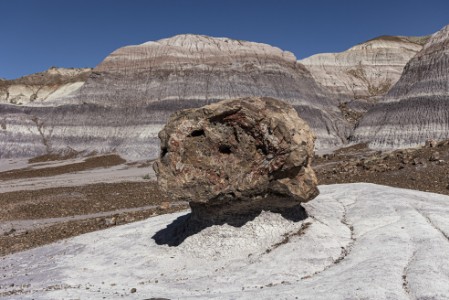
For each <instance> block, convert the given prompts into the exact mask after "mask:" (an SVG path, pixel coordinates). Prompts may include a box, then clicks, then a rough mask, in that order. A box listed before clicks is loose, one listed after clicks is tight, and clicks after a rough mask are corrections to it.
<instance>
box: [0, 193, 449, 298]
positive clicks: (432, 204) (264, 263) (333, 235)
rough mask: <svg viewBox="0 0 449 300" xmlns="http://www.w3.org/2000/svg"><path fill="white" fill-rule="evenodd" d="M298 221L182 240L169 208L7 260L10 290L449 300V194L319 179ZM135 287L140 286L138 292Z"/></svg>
mask: <svg viewBox="0 0 449 300" xmlns="http://www.w3.org/2000/svg"><path fill="white" fill-rule="evenodd" d="M320 190H321V195H320V196H318V197H317V198H316V199H315V200H313V201H311V202H309V203H307V204H305V208H306V210H307V212H308V214H309V217H308V218H307V219H305V220H303V221H299V222H293V221H289V220H287V219H284V218H283V217H282V216H280V215H279V214H274V213H270V212H262V213H261V214H260V216H258V217H256V218H255V219H254V220H253V221H249V222H248V223H246V224H245V225H243V226H242V227H232V226H229V225H226V224H225V225H222V226H211V227H208V228H206V229H204V230H202V231H201V232H199V233H197V234H195V235H192V236H190V237H188V238H187V239H186V240H185V241H184V242H183V243H182V244H181V245H179V246H177V247H169V246H167V245H158V244H156V243H155V242H154V240H153V239H152V238H151V237H152V236H153V235H154V234H155V233H157V232H159V231H161V230H164V228H166V226H167V225H169V224H170V223H172V222H174V221H175V220H176V219H177V218H178V217H182V215H183V214H186V213H187V212H184V213H177V214H173V215H165V216H159V217H154V218H150V219H147V220H145V221H141V222H136V223H132V224H128V225H123V226H118V227H115V228H111V229H108V230H104V231H99V232H93V233H89V234H85V235H81V236H79V237H76V238H71V239H68V240H65V241H61V242H58V243H55V244H52V245H47V246H44V247H40V248H36V249H33V250H29V251H25V252H22V253H16V254H12V255H9V256H6V257H3V258H2V259H1V260H0V269H1V270H2V277H0V294H1V295H2V296H3V298H4V299H18V298H20V299H63V298H64V299H73V298H76V299H103V298H104V297H106V298H108V299H111V298H119V297H121V296H122V295H123V296H124V297H127V298H130V299H146V298H151V297H163V298H168V299H326V300H327V299H337V300H338V299H411V298H413V299H449V252H448V251H447V249H448V247H449V239H448V237H449V221H448V220H449V197H447V196H443V195H438V194H431V193H424V192H418V191H412V190H403V189H396V188H390V187H384V186H378V185H372V184H343V185H331V186H320ZM132 288H135V289H136V292H135V293H131V289H132Z"/></svg>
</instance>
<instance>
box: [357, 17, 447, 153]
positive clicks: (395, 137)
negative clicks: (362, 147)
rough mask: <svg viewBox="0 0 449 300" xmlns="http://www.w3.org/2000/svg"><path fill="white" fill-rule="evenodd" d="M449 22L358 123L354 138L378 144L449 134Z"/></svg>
mask: <svg viewBox="0 0 449 300" xmlns="http://www.w3.org/2000/svg"><path fill="white" fill-rule="evenodd" d="M448 112H449V25H448V26H446V27H444V28H443V29H442V30H440V31H439V32H437V33H435V34H434V35H432V37H431V38H430V40H429V41H428V42H427V43H426V44H425V45H424V47H423V49H422V50H421V51H420V52H418V53H417V54H416V56H414V57H413V58H412V59H411V60H410V61H409V62H408V63H407V65H406V66H405V68H404V72H403V74H402V76H401V78H400V79H399V81H398V82H397V83H396V84H395V85H394V87H393V88H392V89H391V90H390V91H389V92H388V94H387V95H386V96H385V97H383V98H382V99H381V100H380V102H379V103H378V104H377V105H376V106H375V107H373V108H372V109H371V110H370V111H369V112H368V113H367V114H366V115H365V116H364V117H363V118H362V119H361V121H360V123H359V124H358V126H357V128H356V130H355V133H354V137H353V140H354V141H355V142H361V141H364V142H369V145H370V146H371V147H374V148H376V147H377V148H398V147H410V146H416V145H419V144H423V143H424V142H425V141H426V140H427V139H435V140H443V139H447V138H448V137H449V115H448Z"/></svg>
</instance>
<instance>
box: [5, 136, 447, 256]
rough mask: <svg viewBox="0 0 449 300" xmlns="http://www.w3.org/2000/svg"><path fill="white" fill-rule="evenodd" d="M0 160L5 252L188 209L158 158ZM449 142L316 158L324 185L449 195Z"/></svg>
mask: <svg viewBox="0 0 449 300" xmlns="http://www.w3.org/2000/svg"><path fill="white" fill-rule="evenodd" d="M55 159H58V157H43V158H38V159H33V160H31V161H17V160H15V161H3V162H2V164H0V207H2V209H1V210H0V256H3V255H6V254H9V253H14V252H18V251H22V250H25V249H30V248H34V247H37V246H40V245H44V244H48V243H51V242H54V241H57V240H60V239H65V238H68V237H72V236H76V235H80V234H82V233H86V232H91V231H96V230H100V229H103V228H106V227H110V226H115V225H119V224H125V223H130V222H134V221H138V220H142V219H144V218H148V217H150V216H155V215H159V214H165V213H171V212H174V211H179V210H182V209H185V208H187V206H188V205H187V203H179V202H172V201H171V200H170V199H168V198H166V197H165V196H164V195H163V194H162V193H161V192H160V191H159V189H158V187H157V184H156V182H155V176H154V172H153V171H152V167H151V165H152V162H151V161H140V162H126V161H125V160H123V159H122V158H120V157H119V156H117V155H106V156H95V157H89V158H76V157H68V158H67V157H66V158H65V159H64V160H55ZM448 164H449V142H447V141H446V142H441V143H439V144H437V145H434V147H429V146H428V147H421V148H414V149H405V150H396V151H393V152H380V151H373V150H370V149H368V148H367V147H366V146H365V145H355V146H351V147H348V148H343V149H340V150H337V151H336V152H335V153H334V154H331V155H325V156H317V157H316V159H315V162H314V169H315V170H316V172H317V175H318V179H319V183H320V184H333V183H352V182H370V183H376V184H382V185H388V186H393V187H401V188H408V189H416V190H421V191H430V192H435V193H440V194H446V195H449V189H448V184H449V167H448V166H449V165H448Z"/></svg>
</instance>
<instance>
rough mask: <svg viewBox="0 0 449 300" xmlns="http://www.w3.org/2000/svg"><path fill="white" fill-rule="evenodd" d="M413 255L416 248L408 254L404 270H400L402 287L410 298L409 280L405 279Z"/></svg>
mask: <svg viewBox="0 0 449 300" xmlns="http://www.w3.org/2000/svg"><path fill="white" fill-rule="evenodd" d="M415 256H416V250H415V251H413V254H412V255H411V256H410V258H409V260H408V262H407V264H406V265H405V267H404V270H403V272H402V288H403V289H404V292H405V294H406V295H407V296H408V297H409V298H410V299H412V297H411V295H410V285H409V282H408V280H407V272H408V269H409V268H410V265H411V263H412V262H413V261H414V260H415Z"/></svg>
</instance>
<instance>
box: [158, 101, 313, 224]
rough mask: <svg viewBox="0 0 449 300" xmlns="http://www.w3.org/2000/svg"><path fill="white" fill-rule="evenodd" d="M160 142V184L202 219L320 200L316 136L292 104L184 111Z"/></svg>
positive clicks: (225, 103)
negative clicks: (315, 164)
mask: <svg viewBox="0 0 449 300" xmlns="http://www.w3.org/2000/svg"><path fill="white" fill-rule="evenodd" d="M159 137H160V139H161V155H160V158H159V160H158V161H157V162H156V163H155V165H154V169H155V171H156V174H157V177H158V184H159V186H160V187H161V189H162V190H163V191H164V192H166V193H167V194H168V195H169V196H170V199H176V200H186V201H189V203H190V206H191V208H192V217H193V218H194V219H196V220H198V221H200V222H202V221H205V222H210V223H212V224H216V223H217V222H222V221H223V220H224V219H229V218H231V219H232V218H234V217H235V216H246V215H248V214H250V213H253V212H256V213H260V211H262V210H276V211H288V210H291V209H292V208H293V207H295V206H297V205H299V204H300V203H301V202H307V201H309V200H311V199H313V198H315V197H316V196H317V195H318V189H317V179H316V176H315V173H314V171H313V170H312V167H311V161H312V158H313V149H314V139H315V137H314V136H313V134H312V132H311V131H310V128H309V126H308V125H307V124H306V123H305V122H304V121H303V120H301V119H300V118H299V117H298V114H297V112H296V111H295V110H294V109H293V107H291V106H290V105H288V104H286V103H285V102H282V101H279V100H275V99H272V98H240V99H234V100H224V101H221V102H218V103H215V104H211V105H207V106H203V107H201V108H196V109H187V110H182V111H179V112H177V113H175V114H173V115H172V116H171V117H170V119H169V121H168V123H167V125H166V126H165V127H164V129H163V130H162V131H161V132H160V133H159Z"/></svg>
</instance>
